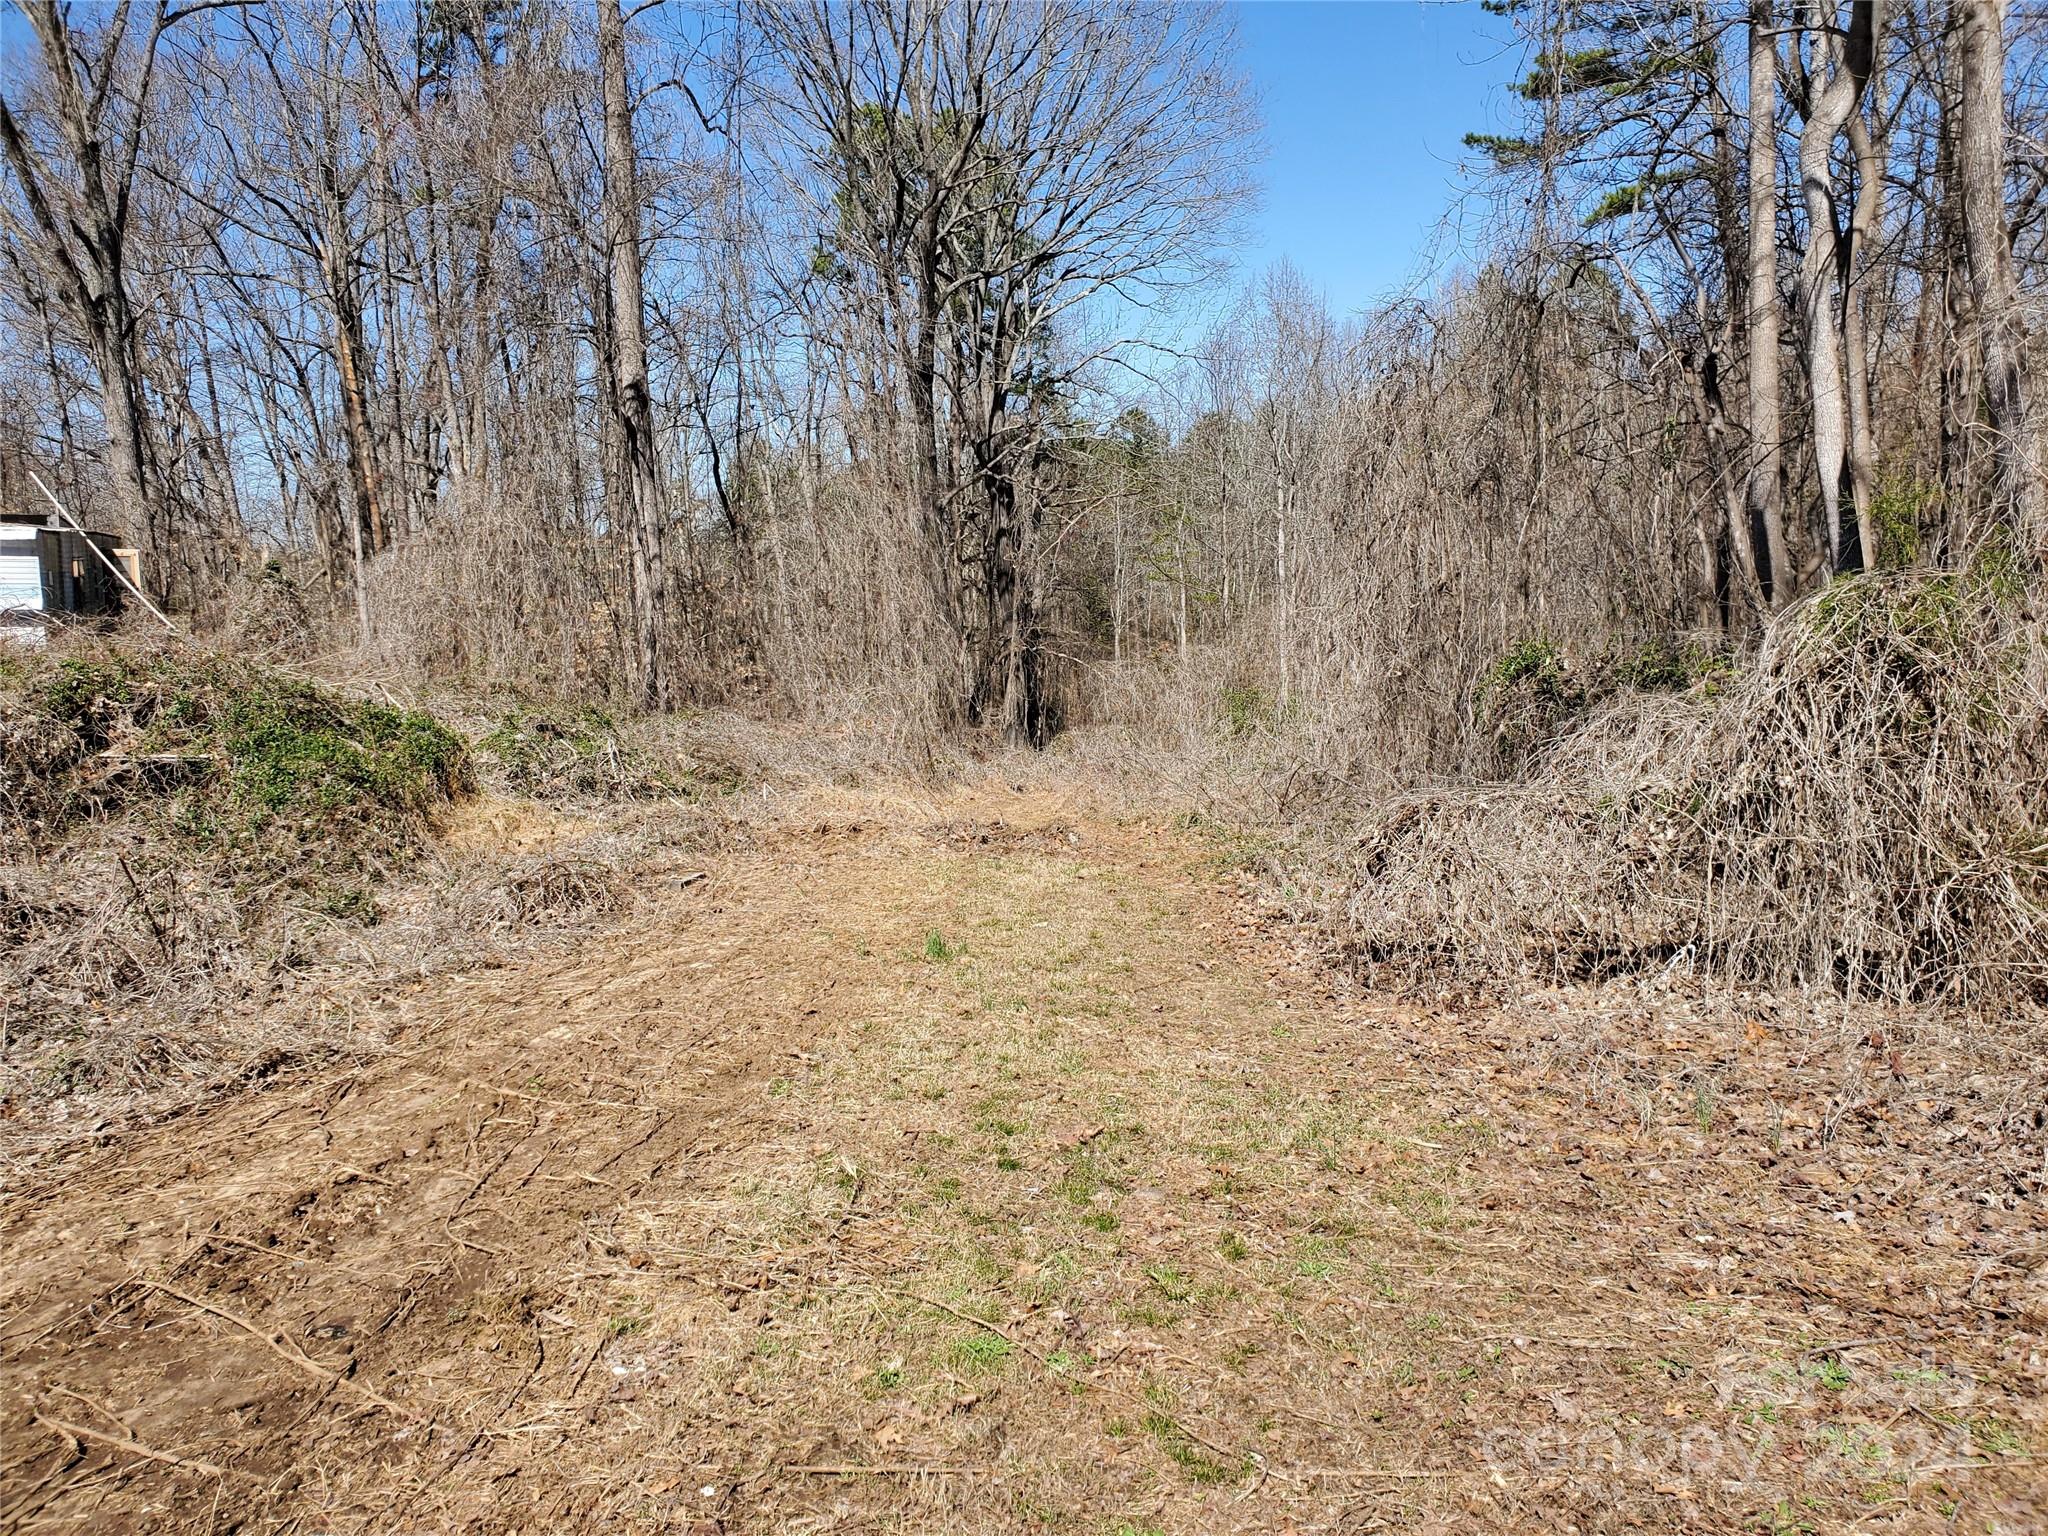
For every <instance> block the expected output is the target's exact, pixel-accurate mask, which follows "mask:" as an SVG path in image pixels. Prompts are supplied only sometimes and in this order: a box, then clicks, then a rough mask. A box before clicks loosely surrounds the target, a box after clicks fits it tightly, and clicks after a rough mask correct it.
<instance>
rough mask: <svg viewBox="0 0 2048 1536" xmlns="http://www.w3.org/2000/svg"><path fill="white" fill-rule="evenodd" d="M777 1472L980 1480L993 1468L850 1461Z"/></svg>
mask: <svg viewBox="0 0 2048 1536" xmlns="http://www.w3.org/2000/svg"><path fill="white" fill-rule="evenodd" d="M781 1470H782V1471H784V1472H790V1473H796V1474H799V1475H801V1476H804V1477H983V1476H986V1475H987V1474H989V1473H990V1472H993V1471H994V1470H995V1468H993V1467H990V1466H983V1465H974V1466H963V1465H960V1464H959V1463H957V1462H955V1463H947V1462H919V1461H879V1462H876V1463H875V1464H874V1465H872V1466H865V1467H864V1466H859V1465H856V1464H854V1463H852V1462H845V1463H840V1462H831V1463H821V1464H819V1465H816V1466H785V1467H783V1468H782V1469H781Z"/></svg>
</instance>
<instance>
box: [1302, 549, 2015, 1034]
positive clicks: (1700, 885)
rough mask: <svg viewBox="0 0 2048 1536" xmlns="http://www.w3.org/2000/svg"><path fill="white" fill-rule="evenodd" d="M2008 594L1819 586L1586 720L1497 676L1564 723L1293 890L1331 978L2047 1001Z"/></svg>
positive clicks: (1647, 663) (1402, 814)
mask: <svg viewBox="0 0 2048 1536" xmlns="http://www.w3.org/2000/svg"><path fill="white" fill-rule="evenodd" d="M2022 595H2023V594H2022V587H2021V583H2020V582H2019V581H2018V579H2017V578H2016V577H2015V575H2014V574H2013V572H2012V571H2011V570H2010V569H2008V568H2007V567H2006V566H2004V565H2001V564H1999V563H1997V562H1987V563H1981V564H1980V565H1979V566H1978V567H1977V568H1975V569H1973V570H1971V571H1969V572H1962V573H1942V574H1933V575H1928V574H1914V575H1907V574H1903V573H1900V574H1880V575H1870V576H1860V577H1850V578H1843V579H1840V580H1837V581H1836V582H1834V583H1833V584H1832V585H1830V586H1829V588H1828V589H1827V590H1826V591H1825V592H1824V593H1822V594H1821V595H1820V596H1819V597H1817V598H1816V599H1814V600H1811V601H1809V602H1808V603H1806V604H1803V605H1801V606H1800V607H1798V608H1796V609H1794V610H1791V611H1789V612H1788V613H1786V614H1784V615H1781V616H1780V617H1779V618H1778V619H1777V620H1776V621H1775V622H1774V623H1773V624H1772V625H1771V627H1770V629H1769V630H1768V632H1767V633H1766V635H1765V637H1764V641H1763V644H1762V646H1761V649H1760V651H1759V654H1758V655H1757V657H1756V659H1755V661H1754V662H1753V663H1752V664H1750V665H1749V666H1747V667H1746V668H1743V669H1741V670H1735V669H1733V668H1731V667H1729V666H1728V665H1727V664H1726V663H1724V662H1720V661H1719V660H1718V659H1715V658H1705V659H1704V660H1705V662H1706V664H1702V663H1701V659H1699V658H1691V657H1687V656H1685V655H1683V654H1677V655H1667V656H1661V657H1657V656H1653V657H1649V658H1647V660H1645V659H1642V658H1638V659H1637V660H1636V661H1635V663H1634V664H1633V666H1631V667H1628V668H1621V669H1617V668H1612V667H1610V668H1609V669H1608V675H1609V676H1610V677H1611V678H1614V679H1615V680H1616V684H1615V685H1614V686H1608V687H1605V688H1603V690H1602V691H1604V692H1605V694H1606V697H1605V698H1604V699H1601V700H1599V701H1598V702H1594V701H1592V700H1591V699H1590V698H1589V697H1579V698H1572V697H1571V691H1572V690H1573V689H1577V688H1578V687H1579V685H1578V684H1574V683H1569V682H1567V681H1566V676H1565V670H1564V668H1563V666H1562V663H1561V660H1560V659H1559V658H1557V657H1556V656H1555V655H1554V654H1553V653H1550V652H1548V651H1545V650H1543V649H1541V648H1532V649H1530V650H1529V652H1528V653H1527V654H1526V655H1524V654H1520V653H1518V654H1517V655H1516V656H1514V657H1511V658H1509V660H1508V661H1507V662H1505V663H1504V664H1503V666H1502V667H1501V668H1499V669H1497V670H1496V673H1495V675H1494V677H1493V678H1491V679H1490V680H1489V683H1490V685H1491V686H1492V687H1493V688H1494V689H1495V690H1496V691H1498V690H1500V689H1507V688H1516V687H1523V688H1529V689H1533V690H1537V691H1541V692H1542V693H1544V694H1545V695H1546V696H1547V700H1548V702H1549V703H1550V704H1552V705H1553V706H1555V705H1559V704H1563V703H1567V702H1568V703H1569V708H1570V709H1571V710H1572V711H1573V712H1574V714H1575V718H1574V719H1573V720H1571V721H1570V722H1568V723H1567V724H1566V725H1565V726H1564V727H1562V728H1561V729H1559V730H1558V731H1557V733H1556V734H1554V735H1552V736H1550V737H1549V739H1548V740H1547V741H1544V742H1542V743H1541V744H1538V745H1536V746H1533V747H1531V748H1530V755H1529V757H1528V759H1527V762H1526V765H1525V767H1524V768H1523V769H1522V771H1521V772H1520V773H1519V774H1517V775H1516V776H1515V777H1513V778H1512V779H1510V780H1509V781H1507V782H1503V783H1499V784H1493V785H1486V786H1480V787H1473V788H1460V789H1453V790H1441V791H1432V792H1426V793H1419V794H1410V795H1406V796H1401V797H1397V798H1396V799H1394V800H1392V801H1390V802H1387V803H1385V804H1383V805H1381V806H1379V807H1377V808H1376V809H1374V810H1373V811H1371V812H1370V813H1369V814H1368V815H1367V817H1366V819H1365V821H1364V823H1363V825H1362V827H1361V828H1360V829H1359V831H1358V834H1357V835H1356V837H1355V838H1354V839H1353V840H1352V841H1351V843H1350V845H1349V847H1348V849H1347V851H1346V852H1345V853H1344V854H1343V856H1342V857H1341V858H1340V859H1339V860H1338V861H1337V865H1336V869H1335V872H1334V874H1332V873H1331V871H1330V870H1329V869H1328V867H1327V866H1326V867H1325V869H1324V870H1323V871H1321V872H1322V873H1324V874H1326V875H1330V878H1329V879H1326V880H1325V881H1323V883H1322V884H1321V885H1320V886H1318V887H1317V889H1318V890H1319V891H1320V892H1321V896H1322V899H1323V900H1325V901H1326V902H1329V903H1331V904H1333V905H1334V907H1335V909H1336V911H1337V913H1339V914H1340V915H1339V916H1338V917H1337V928H1338V930H1339V934H1340V937H1341V939H1342V941H1343V942H1344V944H1345V945H1346V946H1347V947H1348V949H1349V950H1350V951H1351V953H1352V954H1353V955H1354V956H1356V957H1357V958H1358V959H1360V960H1362V961H1364V962H1368V963H1371V964H1376V965H1385V964H1391V965H1394V966H1397V967H1400V968H1404V969H1407V970H1411V971H1415V970H1420V969H1435V968H1443V967H1448V968H1450V969H1452V970H1454V971H1457V972H1461V973H1464V974H1467V975H1470V976H1483V975H1500V974H1515V973H1518V972H1523V971H1527V970H1529V969H1532V968H1534V969H1541V970H1549V971H1551V972H1553V973H1556V974H1559V975H1563V976H1592V975H1604V974H1610V973H1614V972H1618V971H1624V970H1632V969H1642V968H1645V967H1656V966H1663V965H1668V964H1687V965H1689V966H1692V967H1694V968H1696V969H1699V970H1701V971H1703V972H1705V973H1707V974H1710V975H1718V976H1721V977H1724V978H1727V979H1730V980H1737V981H1745V982H1758V983H1763V984H1768V985H1793V984H1797V985H1820V986H1825V987H1829V988H1833V989H1836V990H1840V991H1843V992H1845V993H1847V994H1849V995H1851V996H1874V997H1882V998H1889V999H1896V1000H1902V1001H1903V1000H1916V999H1927V998H1932V997H1944V998H1961V999H1970V1000H1974V1001H1979V1002H1983V1003H1986V1004H1992V1005H1996V1004H2001V1003H2005V1002H2009V1001H2014V1000H2018V999H2024V998H2033V999H2040V998H2043V997H2044V996H2048V958H2044V957H2048V774H2044V772H2043V768H2042V764H2043V763H2044V761H2048V680H2044V677H2043V668H2044V662H2043V655H2044V652H2043V644H2042V633H2041V626H2040V623H2039V621H2038V620H2037V619H2034V618H2031V617H2029V616H2028V615H2027V613H2026V610H2025V606H2024V604H2023V602H2022V600H2021V599H2022ZM1624 684H1625V686H1621V685H1624ZM1646 685H1649V686H1647V687H1646ZM1525 718H1526V717H1525Z"/></svg>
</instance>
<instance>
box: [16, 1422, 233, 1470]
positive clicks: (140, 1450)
mask: <svg viewBox="0 0 2048 1536" xmlns="http://www.w3.org/2000/svg"><path fill="white" fill-rule="evenodd" d="M35 1421H36V1422H37V1423H38V1424H40V1425H42V1426H43V1428H45V1429H47V1430H50V1431H52V1432H53V1433H55V1434H59V1435H64V1436H68V1437H69V1438H70V1439H72V1440H74V1441H79V1442H83V1441H86V1440H91V1441H93V1442H95V1443H97V1444H99V1445H110V1446H113V1447H115V1448H116V1449H117V1450H123V1451H127V1452H129V1453H130V1454H131V1455H135V1456H140V1457H142V1458H143V1459H144V1460H145V1461H156V1462H161V1463H163V1465H165V1466H167V1467H176V1468H178V1469H179V1470H180V1471H184V1472H198V1473H200V1474H202V1475H204V1476H206V1477H239V1478H241V1479H242V1480H243V1481H245V1482H251V1483H253V1482H259V1481H261V1479H259V1478H254V1477H251V1476H250V1475H249V1474H248V1473H246V1472H237V1471H236V1470H235V1469H234V1468H232V1467H217V1466H215V1465H214V1464H213V1463H212V1462H210V1461H201V1460H199V1459H198V1458H197V1457H194V1456H173V1455H172V1454H171V1453H170V1452H169V1451H160V1450H158V1449H157V1448H156V1447H155V1446H152V1445H144V1444H143V1443H142V1442H141V1441H140V1440H137V1439H135V1438H134V1437H133V1436H132V1435H131V1436H127V1437H125V1438H124V1437H123V1436H121V1435H110V1434H108V1433H107V1432H106V1431H105V1430H101V1429H87V1428H86V1427H85V1426H84V1425H83V1424H72V1423H68V1422H66V1421H65V1420H63V1419H53V1418H51V1417H50V1416H49V1415H48V1414H46V1413H38V1414H36V1415H35Z"/></svg>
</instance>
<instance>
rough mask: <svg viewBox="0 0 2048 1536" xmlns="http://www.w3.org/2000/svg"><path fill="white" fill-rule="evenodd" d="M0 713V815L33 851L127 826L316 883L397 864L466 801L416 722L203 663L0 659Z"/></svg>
mask: <svg viewBox="0 0 2048 1536" xmlns="http://www.w3.org/2000/svg"><path fill="white" fill-rule="evenodd" d="M0 700H4V702H5V705H6V723H5V725H4V727H0V814H4V816H5V818H6V820H7V821H8V823H9V824H11V825H12V826H13V827H14V828H15V829H17V830H18V831H19V832H21V833H22V834H24V835H26V836H27V837H28V838H29V839H30V840H31V841H33V842H35V843H37V844H39V845H42V846H45V847H47V846H50V845H52V844H54V843H55V842H57V841H59V840H61V839H62V838H63V837H64V836H65V835H66V834H67V833H68V832H70V831H71V830H72V829H73V828H75V827H76V826H77V825H78V824H80V823H82V822H85V821H89V820H94V819H100V818H105V817H109V816H113V815H119V814H128V815H133V816H138V817H141V818H144V819H145V820H147V821H149V822H151V823H152V825H153V827H154V828H155V829H160V830H162V831H165V832H167V833H169V834H170V835H171V836H173V837H175V838H176V839H177V840H179V841H180V842H183V843H184V844H186V845H188V846H190V847H192V848H194V849H197V850H211V851H215V852H219V853H222V854H228V853H232V854H233V855H235V856H236V858H237V859H238V860H240V861H243V862H244V865H245V867H246V868H249V869H251V870H252V871H254V872H260V873H262V874H265V875H275V874H280V873H282V874H286V875H291V874H294V873H303V874H304V875H305V876H306V877H307V878H309V879H312V878H324V877H327V876H331V875H332V874H333V873H335V872H336V871H337V870H354V869H359V868H361V867H362V866H364V865H365V864H367V863H370V862H373V861H379V860H388V859H390V858H393V857H395V856H397V855H399V854H401V853H402V852H403V851H404V850H405V849H407V848H408V847H409V846H411V845H412V844H413V843H414V842H415V841H416V840H417V838H418V837H419V835H420V833H421V831H422V830H423V828H424V825H425V818H426V817H427V816H428V814H429V813H430V812H431V811H432V810H433V809H434V808H435V807H437V806H440V805H444V804H447V803H448V802H450V801H452V800H454V799H456V798H458V797H460V796H462V795H464V794H466V793H468V792H469V791H470V790H471V789H472V788H473V787H474V785H473V780H472V775H471V770H470V764H469V754H468V749H467V747H466V746H465V744H464V743H463V741H462V738H461V737H459V736H457V735H456V734H455V733H453V732H452V731H449V730H448V729H446V728H445V727H443V726H441V725H439V724H438V723H436V722H435V721H434V720H432V719H431V718H430V717H428V716H426V715H424V714H421V713H418V712H416V711H411V710H400V709H394V708H390V707H388V706H385V705H382V704H376V703H371V702H368V701H365V700H360V699H345V698H342V697H340V696H338V695H335V694H333V693H330V692H327V691H324V690H322V689H319V688H316V687H314V686H313V685H312V684H310V683H305V682H301V681H298V680H296V679H293V678H290V677H286V676H284V675H283V674H280V673H277V672H273V671H270V670H268V669H266V668H263V667H258V666H251V665H245V664H236V663H231V662H228V661H224V660H221V659H218V658H213V657H204V656H197V655H186V654H182V653H179V652H175V651H169V650H164V651H157V652H153V653H137V652H127V651H121V650H116V649H106V650H102V651H99V652H96V653H93V654H85V655H74V656H60V657H54V658H48V657H42V656H36V655H30V656H27V657H22V656H6V657H0ZM251 861H253V862H251ZM301 866H303V869H301Z"/></svg>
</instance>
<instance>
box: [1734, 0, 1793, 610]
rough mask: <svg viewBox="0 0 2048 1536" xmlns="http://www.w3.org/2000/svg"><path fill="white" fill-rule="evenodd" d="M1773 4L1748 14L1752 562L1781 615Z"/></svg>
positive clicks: (1786, 597)
mask: <svg viewBox="0 0 2048 1536" xmlns="http://www.w3.org/2000/svg"><path fill="white" fill-rule="evenodd" d="M1773 25H1774V22H1773V18H1772V0H1752V3H1751V5H1750V8H1749V285H1748V286H1749V295H1748V297H1749V476H1748V485H1747V489H1746V494H1745V496H1744V501H1745V503H1746V505H1747V508H1748V513H1749V537H1750V549H1751V555H1752V560H1753V562H1754V564H1755V566H1756V577H1757V586H1758V588H1759V589H1760V590H1761V592H1762V594H1763V600H1764V604H1765V606H1766V607H1767V608H1781V607H1783V606H1784V605H1785V604H1786V603H1787V602H1789V601H1790V600H1791V598H1792V595H1793V590H1794V586H1795V583H1794V581H1793V575H1792V563H1791V559H1790V557H1789V556H1788V554H1787V552H1786V544H1785V489H1784V477H1785V469H1784V452H1783V450H1782V449H1781V448H1780V446H1779V438H1780V437H1781V435H1782V433H1783V430H1784V429H1783V426H1782V423H1781V419H1780V407H1779V376H1778V347H1779V338H1780V336H1781V335H1782V333H1783V330H1784V305H1783V301H1782V300H1781V299H1780V297H1779V294H1778V44H1777V39H1776V38H1775V37H1774V36H1773V35H1772V27H1773Z"/></svg>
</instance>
